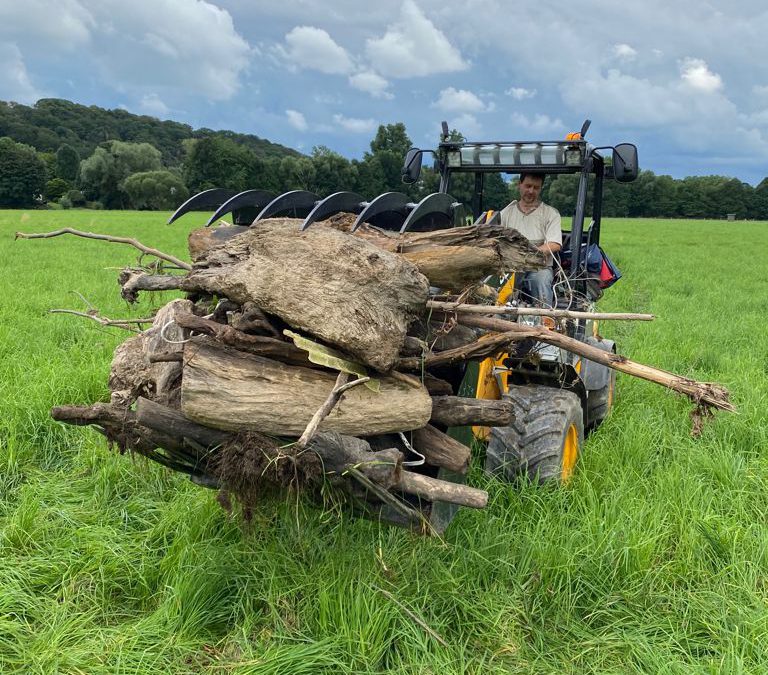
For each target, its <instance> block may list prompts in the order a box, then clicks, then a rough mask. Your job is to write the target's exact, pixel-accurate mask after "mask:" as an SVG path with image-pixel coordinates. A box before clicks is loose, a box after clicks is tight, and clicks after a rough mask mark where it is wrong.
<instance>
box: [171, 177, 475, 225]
mask: <svg viewBox="0 0 768 675" xmlns="http://www.w3.org/2000/svg"><path fill="white" fill-rule="evenodd" d="M214 209H215V211H214V213H213V215H212V216H211V217H210V218H209V219H208V222H207V223H206V227H207V226H209V225H211V224H212V223H213V222H215V221H216V220H218V219H220V218H223V217H224V216H226V215H227V214H229V213H231V214H232V221H233V223H234V224H235V225H242V226H252V225H256V223H258V222H259V221H261V220H265V219H267V218H275V217H279V216H286V217H293V218H303V219H304V220H303V222H302V224H301V230H306V229H307V228H308V227H309V226H310V225H312V224H313V223H316V222H319V221H322V220H325V219H327V218H330V217H331V216H333V215H336V214H338V213H352V214H355V215H357V219H356V220H355V223H354V225H353V226H352V232H354V231H355V230H356V229H358V228H359V227H360V225H362V224H363V223H368V224H370V225H373V226H375V227H380V228H382V229H385V230H395V231H398V232H400V233H403V232H406V231H408V230H411V231H426V230H439V229H445V228H447V227H453V226H454V225H455V224H459V223H460V221H461V220H462V218H463V215H464V207H463V205H462V204H461V203H460V202H458V201H456V200H455V199H454V198H453V197H451V196H450V195H448V194H445V193H441V192H435V193H433V194H431V195H427V196H426V197H424V199H422V200H421V201H420V202H412V201H410V199H409V197H408V196H407V195H405V194H403V193H402V192H385V193H384V194H381V195H379V196H378V197H376V198H374V199H372V200H370V201H369V200H366V199H365V198H364V197H362V196H361V195H359V194H357V193H355V192H335V193H333V194H332V195H329V196H328V197H325V198H322V199H321V198H320V197H319V196H318V195H316V194H315V193H314V192H309V191H307V190H291V191H290V192H285V193H283V194H281V195H278V196H275V195H274V194H273V193H271V192H268V191H265V190H246V191H244V192H239V193H236V192H235V191H234V190H226V189H221V188H215V189H212V190H205V191H204V192H200V193H198V194H196V195H194V196H193V197H190V198H189V199H188V200H187V201H186V202H184V203H183V204H182V205H181V206H180V207H179V208H178V209H177V210H176V212H175V213H174V214H173V215H172V216H171V217H170V219H169V220H168V223H169V224H170V223H172V222H173V221H175V220H177V219H178V218H180V217H181V216H183V215H184V214H186V213H188V212H190V211H205V210H214Z"/></svg>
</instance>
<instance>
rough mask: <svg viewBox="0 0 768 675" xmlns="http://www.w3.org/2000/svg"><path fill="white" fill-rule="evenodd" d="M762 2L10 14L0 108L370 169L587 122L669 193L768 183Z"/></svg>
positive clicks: (426, 2) (59, 8)
mask: <svg viewBox="0 0 768 675" xmlns="http://www.w3.org/2000/svg"><path fill="white" fill-rule="evenodd" d="M766 36H768V5H766V3H764V2H758V1H757V0H731V1H730V2H728V3H726V2H702V1H701V0H664V1H661V0H646V1H645V2H631V3H622V2H616V1H615V0H614V1H609V0H582V1H580V2H574V1H573V0H568V1H566V0H551V1H550V2H539V3H532V4H525V3H513V2H508V1H507V2H502V1H500V0H499V1H497V0H482V2H481V1H480V0H460V1H456V0H394V1H389V0H378V2H376V1H372V2H371V1H368V2H364V1H363V0H258V1H257V2H249V1H247V0H211V1H209V2H208V1H203V0H130V2H124V1H119V2H118V1H117V0H55V2H54V1H53V0H24V1H23V2H22V1H20V0H0V63H1V64H2V67H0V100H5V101H16V102H18V103H24V104H28V105H29V104H33V103H34V102H35V101H37V100H38V99H40V98H45V97H55V98H65V99H68V100H71V101H75V102H77V103H82V104H85V105H97V106H100V107H104V108H124V109H126V110H129V111H130V112H133V113H138V114H148V115H152V116H154V117H158V118H160V119H172V120H176V121H179V122H185V123H187V124H190V125H192V126H193V127H195V128H198V127H208V128H212V129H231V130H233V131H236V132H240V133H250V134H256V135H258V136H260V137H262V138H267V139H269V140H271V141H274V142H277V143H282V144H284V145H287V146H289V147H292V148H296V149H298V150H300V151H302V152H306V153H309V152H311V150H312V148H313V147H314V146H319V145H324V146H327V147H329V148H330V149H332V150H334V151H336V152H338V153H340V154H342V155H344V156H346V157H348V158H353V157H357V158H360V157H362V155H363V153H364V152H365V151H366V150H368V149H369V144H370V141H371V140H372V138H373V137H374V135H375V132H376V129H377V127H378V125H379V124H390V123H395V122H403V123H404V124H405V125H406V129H407V131H408V134H409V136H410V138H411V140H412V141H413V143H414V144H415V145H417V146H419V147H422V148H430V147H434V146H435V145H436V144H437V141H438V135H439V130H440V122H441V121H442V120H446V121H447V122H448V124H449V126H450V127H451V128H455V129H458V130H459V131H460V132H462V133H463V134H464V136H465V137H467V139H468V140H476V141H483V140H554V139H559V138H562V137H563V136H564V134H566V133H568V132H569V131H577V130H578V129H579V128H580V127H581V124H582V122H583V121H584V120H585V119H587V118H589V119H591V120H592V126H591V128H590V131H589V133H588V135H587V140H589V141H591V142H592V143H594V144H595V145H601V146H602V145H615V144H617V143H620V142H631V143H635V144H636V145H637V146H638V152H639V158H640V164H641V168H644V169H650V170H652V171H653V172H654V173H656V174H668V175H671V176H674V177H675V178H682V177H685V176H689V175H712V174H718V175H725V176H735V177H738V178H740V179H741V180H743V181H745V182H748V183H751V184H753V185H756V184H757V183H759V182H760V181H761V180H762V179H763V178H764V177H766V176H768V58H767V57H768V49H767V48H766V41H768V37H766Z"/></svg>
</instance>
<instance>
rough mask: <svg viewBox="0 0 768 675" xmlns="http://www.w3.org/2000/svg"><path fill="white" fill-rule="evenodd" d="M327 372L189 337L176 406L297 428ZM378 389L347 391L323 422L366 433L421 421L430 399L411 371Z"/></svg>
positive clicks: (233, 420)
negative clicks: (179, 404) (374, 390)
mask: <svg viewBox="0 0 768 675" xmlns="http://www.w3.org/2000/svg"><path fill="white" fill-rule="evenodd" d="M335 379H336V378H335V376H334V375H333V374H332V373H328V372H324V371H319V370H310V369H309V368H301V367H298V366H287V365H285V364H283V363H279V362H277V361H272V360H271V359H266V358H263V357H259V356H254V355H250V354H244V353H242V352H238V351H235V350H232V349H229V348H226V347H221V346H218V345H216V344H214V343H211V342H210V340H209V339H208V338H203V337H194V338H192V339H191V340H190V342H188V343H187V344H186V345H185V350H184V373H183V377H182V388H181V409H182V412H183V413H184V414H185V415H186V416H187V417H189V418H190V419H192V420H194V421H196V422H199V423H200V424H205V425H206V426H211V427H214V428H217V429H226V430H231V431H239V430H247V429H253V430H256V431H260V432H262V433H265V434H274V435H279V436H299V435H300V434H301V433H302V432H303V431H304V429H305V428H306V426H307V424H308V423H309V421H310V419H311V418H312V415H313V414H314V413H315V411H316V410H318V409H319V408H320V406H321V405H322V404H323V403H324V401H325V400H326V398H327V397H328V394H329V393H330V391H331V390H332V389H333V386H334V381H335ZM379 381H380V383H381V390H380V392H378V393H376V392H373V391H371V390H370V389H368V388H367V387H356V388H355V389H353V390H350V391H348V392H346V393H345V394H344V396H343V398H342V400H341V402H340V403H339V405H337V406H336V407H335V408H334V409H333V410H332V412H331V414H330V415H329V416H328V417H327V418H326V419H325V421H324V422H323V424H322V426H321V428H322V429H323V430H326V431H338V432H339V433H343V434H349V435H351V436H369V435H376V434H383V433H388V432H393V431H403V430H408V429H417V428H419V427H422V426H424V425H425V424H426V423H427V421H428V420H429V417H430V415H431V413H432V399H431V398H430V396H429V393H428V392H427V390H426V389H425V388H424V387H423V386H422V385H421V383H420V382H419V381H418V380H416V379H415V378H408V377H407V376H404V375H399V376H398V377H397V378H395V377H390V376H385V377H382V378H380V380H379Z"/></svg>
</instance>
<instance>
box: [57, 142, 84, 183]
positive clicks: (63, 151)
mask: <svg viewBox="0 0 768 675" xmlns="http://www.w3.org/2000/svg"><path fill="white" fill-rule="evenodd" d="M79 171H80V154H79V153H78V152H77V150H75V149H74V148H73V147H72V146H71V145H68V144H66V143H65V144H64V145H62V146H60V147H59V149H58V150H57V151H56V175H57V176H58V177H59V178H63V179H64V180H66V181H69V182H70V183H74V182H75V181H76V180H77V174H78V172H79Z"/></svg>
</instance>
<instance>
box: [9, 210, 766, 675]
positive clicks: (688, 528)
mask: <svg viewBox="0 0 768 675" xmlns="http://www.w3.org/2000/svg"><path fill="white" fill-rule="evenodd" d="M185 220H187V219H185ZM193 220H194V216H190V217H188V222H186V223H185V221H181V222H179V223H176V224H174V225H173V226H170V227H167V226H165V225H164V224H163V223H164V214H138V213H115V212H77V211H69V212H29V213H25V212H21V211H5V212H0V255H2V261H3V274H2V276H0V316H1V317H2V320H1V321H0V355H1V357H2V358H0V381H1V382H2V395H1V396H0V493H1V494H0V672H3V673H16V672H18V673H59V672H60V673H158V672H173V673H199V672H207V673H220V672H224V673H297V674H299V673H313V674H314V673H383V672H395V673H439V674H440V675H444V674H447V673H465V672H466V673H508V672H520V673H531V672H533V673H552V672H574V673H583V672H596V673H632V672H638V673H641V672H643V673H644V672H654V673H656V672H663V673H677V672H713V673H714V672H765V671H766V670H767V669H768V612H767V611H766V610H767V607H768V605H767V604H766V600H767V599H768V524H767V523H766V513H768V422H767V421H766V419H765V412H764V411H765V409H766V403H767V400H766V399H767V398H768V378H767V377H766V376H767V375H768V336H767V335H766V331H765V319H766V316H767V315H768V311H767V310H768V274H767V272H768V263H766V262H765V261H764V259H763V258H762V257H761V255H760V252H761V251H765V250H768V226H767V225H766V224H765V223H726V222H703V221H702V222H695V221H686V222H682V221H634V220H609V221H608V222H607V223H606V224H605V225H604V244H605V248H606V249H607V250H608V251H609V253H610V254H611V256H612V257H613V258H614V260H615V261H616V262H617V264H618V265H619V267H620V268H621V269H622V271H623V273H624V279H623V280H622V281H621V282H620V283H619V284H617V285H616V286H615V287H614V288H613V289H611V290H610V291H609V293H608V294H607V296H606V298H605V299H604V301H603V302H602V304H601V306H602V307H603V308H605V309H610V310H619V309H622V310H637V311H650V312H653V313H655V314H657V315H658V317H659V318H658V319H657V320H656V321H655V322H654V323H652V324H621V325H610V326H609V325H607V324H603V326H602V328H603V329H604V330H603V332H604V333H605V334H606V335H608V336H610V337H612V338H614V339H616V340H617V342H618V343H619V346H620V351H622V352H623V353H625V354H627V355H629V356H631V357H632V358H634V359H636V360H639V361H642V362H647V363H651V364H654V365H657V366H660V367H663V368H666V369H668V370H672V371H675V372H678V373H681V374H684V375H688V376H691V377H694V378H697V379H703V380H714V381H719V382H722V383H724V384H726V385H727V386H728V387H729V388H730V390H731V392H732V395H733V398H734V400H735V403H736V405H737V406H738V409H739V413H738V414H737V415H726V414H718V415H717V416H716V418H715V419H714V420H712V421H710V422H709V423H708V424H707V425H706V427H705V429H704V434H703V436H702V437H701V438H700V439H698V440H694V439H692V438H691V436H690V421H689V419H688V413H689V411H690V409H691V406H690V404H689V403H688V402H687V401H685V400H682V399H680V398H679V397H677V396H675V395H674V394H671V393H668V392H666V391H664V390H662V389H660V388H658V387H656V386H654V385H651V384H648V383H645V382H641V381H639V380H634V379H630V378H626V377H623V376H620V377H619V383H618V401H617V405H616V408H615V410H614V413H613V414H612V415H611V416H610V417H609V419H608V420H607V421H606V423H605V424H604V425H603V426H602V427H601V428H600V429H599V430H598V431H597V433H595V434H594V435H593V436H592V437H591V438H590V439H589V441H588V442H587V445H586V448H585V452H584V456H583V457H582V460H581V462H580V464H579V467H578V471H577V472H576V475H575V477H574V480H573V481H572V482H571V483H570V484H569V485H568V486H567V487H566V488H562V489H550V488H539V487H535V486H530V485H526V486H521V487H520V486H518V487H513V486H510V485H506V484H504V483H501V482H498V481H496V480H492V479H488V478H486V477H484V476H483V475H482V472H481V471H480V468H479V466H480V463H479V462H478V463H477V464H476V466H474V467H473V469H472V474H471V482H472V483H473V484H476V485H481V486H483V487H485V488H487V489H488V490H489V492H490V495H491V499H490V504H489V506H488V508H487V509H485V510H483V511H470V510H463V511H462V512H460V513H459V515H458V517H457V519H456V520H455V521H454V523H453V524H452V525H451V527H450V528H449V530H448V532H447V534H446V536H445V538H444V539H443V540H440V539H422V538H419V537H417V536H414V535H412V534H410V533H408V532H405V531H401V530H396V529H391V528H389V527H387V526H379V525H377V524H375V523H370V522H364V521H352V520H349V519H348V518H346V517H345V516H344V515H343V514H342V515H338V514H331V513H321V512H319V511H317V510H314V509H311V508H308V507H305V506H304V505H303V504H301V503H298V504H297V503H296V502H295V501H292V500H287V501H286V502H285V503H279V504H269V505H264V506H263V507H262V508H261V509H260V510H259V511H257V512H256V514H255V515H254V519H253V521H252V523H251V524H250V526H248V527H247V528H243V527H241V526H240V525H239V524H238V523H237V522H236V521H235V520H234V519H232V518H231V517H230V516H228V515H227V514H226V513H225V512H224V511H223V510H222V509H221V508H220V507H219V506H218V504H217V503H216V501H215V499H214V495H213V494H212V493H211V492H209V491H206V490H203V489H201V488H199V487H196V486H194V485H192V484H191V483H190V482H189V481H186V480H184V479H183V477H181V476H178V475H171V474H168V473H167V472H165V471H164V470H162V469H161V468H159V467H157V466H150V465H148V464H147V463H145V462H142V461H139V460H135V459H131V458H130V457H125V456H123V457H121V456H118V455H116V454H114V453H112V452H110V451H109V449H108V448H107V447H106V446H105V444H104V441H103V440H102V439H101V438H100V437H99V436H98V435H97V434H95V433H93V432H91V431H88V430H84V429H74V428H65V427H63V426H61V425H58V424H56V423H54V422H52V421H51V420H50V417H49V414H48V411H49V409H50V408H51V406H53V405H58V404H62V403H83V404H84V403H88V402H92V401H96V400H102V399H104V398H105V397H107V395H108V392H107V385H106V382H107V375H108V370H109V361H110V358H111V353H112V350H113V349H114V347H115V346H116V345H117V344H118V343H119V342H120V341H122V340H123V339H124V338H125V334H124V333H121V332H120V331H118V330H116V329H115V330H113V329H103V328H100V327H99V326H97V325H96V324H95V323H93V322H89V321H86V320H82V319H77V318H74V317H71V316H61V315H49V314H47V313H46V312H47V310H48V309H49V308H62V307H68V308H74V309H84V304H83V301H82V300H81V299H80V298H79V297H78V296H77V295H75V294H73V293H72V291H78V292H80V293H82V295H83V296H85V297H86V298H87V300H88V301H89V302H90V303H92V304H93V305H94V306H95V307H97V308H98V309H99V310H100V311H101V312H102V313H103V314H104V315H107V316H110V317H125V316H134V317H136V316H142V315H146V314H147V313H148V312H151V310H152V303H153V302H154V303H155V304H156V305H157V304H160V303H162V302H163V300H162V299H159V298H156V299H152V298H149V297H147V296H145V297H143V298H142V301H141V304H140V305H139V306H138V307H128V306H126V305H125V303H123V302H122V301H121V300H120V299H119V293H118V288H117V285H116V283H115V277H116V270H117V268H121V267H122V266H124V265H126V264H128V263H130V262H131V261H132V260H133V259H135V256H136V252H135V251H133V250H132V249H130V248H127V247H123V246H119V245H115V244H106V243H99V242H94V241H86V240H76V239H74V238H69V239H68V238H59V239H54V240H50V241H16V242H14V241H13V232H14V231H16V230H26V231H44V230H48V229H55V228H58V227H61V226H65V225H69V226H73V227H78V228H79V229H85V230H93V231H99V232H109V233H113V234H123V235H125V234H130V235H132V236H135V237H137V238H139V239H140V240H142V241H144V243H147V244H150V245H154V246H156V247H158V248H160V249H163V250H166V251H168V252H171V253H175V254H177V255H180V256H183V255H184V252H185V236H186V228H187V227H189V222H191V221H193ZM393 598H394V600H393ZM414 617H415V618H414ZM424 625H426V626H428V627H429V628H430V629H431V631H433V632H434V633H435V634H436V635H438V636H440V638H441V639H442V641H444V644H443V643H442V642H441V641H438V640H437V639H436V638H435V637H433V636H432V635H431V634H430V633H429V632H428V631H427V630H426V629H425V628H424ZM445 645H447V646H445Z"/></svg>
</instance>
